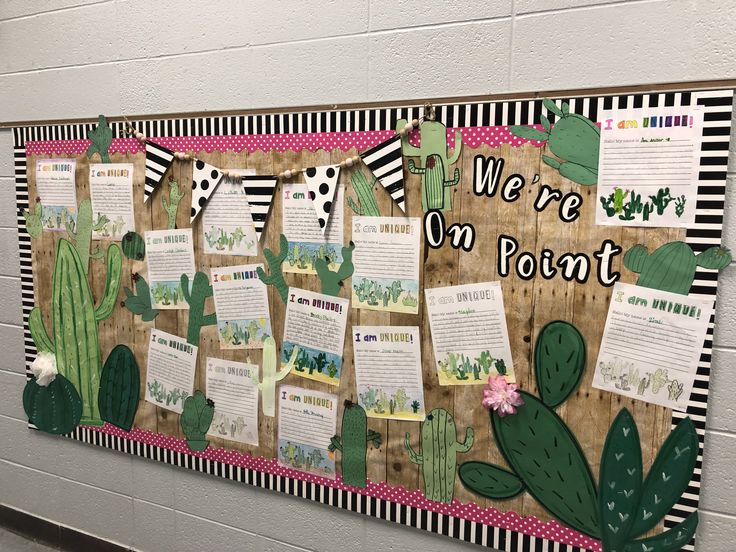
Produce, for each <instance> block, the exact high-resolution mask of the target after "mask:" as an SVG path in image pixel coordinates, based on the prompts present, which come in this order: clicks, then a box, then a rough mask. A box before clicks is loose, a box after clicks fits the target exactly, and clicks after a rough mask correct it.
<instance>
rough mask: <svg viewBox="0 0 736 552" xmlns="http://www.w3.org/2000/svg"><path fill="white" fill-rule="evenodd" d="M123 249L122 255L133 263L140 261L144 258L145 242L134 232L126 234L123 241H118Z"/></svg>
mask: <svg viewBox="0 0 736 552" xmlns="http://www.w3.org/2000/svg"><path fill="white" fill-rule="evenodd" d="M120 245H121V246H122V248H123V255H125V256H126V257H128V258H129V259H131V260H133V261H142V260H143V259H145V258H146V242H145V241H143V238H142V237H141V235H140V234H138V233H136V232H132V231H131V232H127V233H126V234H125V235H124V236H123V239H122V240H120Z"/></svg>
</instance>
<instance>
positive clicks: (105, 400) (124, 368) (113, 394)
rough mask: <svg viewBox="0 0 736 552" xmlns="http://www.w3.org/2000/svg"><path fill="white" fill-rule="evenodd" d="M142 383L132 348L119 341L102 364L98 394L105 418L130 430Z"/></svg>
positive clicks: (121, 427)
mask: <svg viewBox="0 0 736 552" xmlns="http://www.w3.org/2000/svg"><path fill="white" fill-rule="evenodd" d="M140 385H141V376H140V370H139V369H138V363H137V362H136V361H135V356H134V355H133V351H131V350H130V349H129V348H128V347H126V346H125V345H117V346H116V347H115V348H114V349H113V350H112V351H110V355H109V356H108V357H107V360H106V361H105V365H104V366H103V367H102V376H101V378H100V395H99V403H100V414H101V415H102V419H103V420H105V421H106V422H110V423H111V424H113V425H115V426H117V427H119V428H120V429H124V430H125V431H130V428H131V427H133V420H134V419H135V411H136V410H137V408H138V400H139V395H140Z"/></svg>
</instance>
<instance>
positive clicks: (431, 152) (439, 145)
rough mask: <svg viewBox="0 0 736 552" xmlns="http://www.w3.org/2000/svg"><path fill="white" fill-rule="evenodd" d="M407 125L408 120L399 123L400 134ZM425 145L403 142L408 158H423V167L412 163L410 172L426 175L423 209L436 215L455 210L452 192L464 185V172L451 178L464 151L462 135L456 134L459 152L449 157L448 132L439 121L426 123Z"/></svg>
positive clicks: (405, 139) (421, 127)
mask: <svg viewBox="0 0 736 552" xmlns="http://www.w3.org/2000/svg"><path fill="white" fill-rule="evenodd" d="M405 125H406V120H405V119H400V120H399V121H398V122H397V123H396V131H397V132H398V131H399V130H401V129H402V128H404V126H405ZM419 132H420V139H421V143H420V145H419V147H416V146H412V145H411V144H410V143H409V137H408V136H407V135H405V136H403V137H402V138H401V148H402V152H403V154H404V155H405V156H407V157H419V158H420V161H419V166H417V165H416V163H414V161H413V160H409V171H410V172H412V173H414V174H421V175H422V209H423V210H424V211H425V212H427V211H432V210H435V209H439V210H441V211H449V210H450V209H452V191H451V189H450V188H452V187H453V186H455V185H457V183H458V182H460V169H459V168H455V171H454V173H453V176H452V177H450V165H452V164H453V163H455V162H456V161H457V160H458V159H459V158H460V152H461V150H462V145H463V143H462V134H461V133H460V131H459V130H458V131H455V149H454V150H453V152H452V155H451V156H450V157H448V155H447V128H446V127H445V125H443V124H442V123H440V122H439V121H430V120H429V119H424V120H423V121H422V122H421V124H420V125H419Z"/></svg>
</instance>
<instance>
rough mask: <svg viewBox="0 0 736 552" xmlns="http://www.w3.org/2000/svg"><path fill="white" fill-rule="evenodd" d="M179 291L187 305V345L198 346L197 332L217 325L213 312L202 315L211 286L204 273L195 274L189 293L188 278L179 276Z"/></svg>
mask: <svg viewBox="0 0 736 552" xmlns="http://www.w3.org/2000/svg"><path fill="white" fill-rule="evenodd" d="M181 291H182V293H183V294H184V300H185V301H186V302H187V303H189V324H188V326H187V343H189V344H190V345H194V346H195V347H197V346H199V331H200V330H201V329H202V328H203V327H204V326H214V325H215V324H217V315H216V314H215V313H214V312H213V313H210V314H205V313H204V302H205V301H206V300H207V298H208V297H212V286H211V285H210V281H209V279H208V278H207V275H206V274H205V273H204V272H197V273H196V274H195V275H194V281H193V283H192V290H191V292H190V291H189V276H187V275H186V274H182V275H181Z"/></svg>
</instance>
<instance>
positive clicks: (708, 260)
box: [624, 241, 731, 295]
mask: <svg viewBox="0 0 736 552" xmlns="http://www.w3.org/2000/svg"><path fill="white" fill-rule="evenodd" d="M729 264H731V253H730V252H729V251H728V249H726V248H724V247H717V246H714V247H710V248H708V249H706V250H705V251H703V252H702V253H699V254H697V255H696V254H695V253H694V252H693V250H692V248H691V247H690V246H689V245H688V244H686V243H685V242H682V241H676V242H670V243H666V244H664V245H662V246H661V247H659V248H658V249H656V250H655V251H654V252H653V253H651V254H650V253H649V251H648V250H647V248H646V247H645V246H643V245H635V246H634V247H632V248H631V249H629V250H628V251H627V252H626V254H625V255H624V266H625V267H626V268H628V269H629V270H631V271H632V272H636V273H638V274H639V279H638V280H637V282H636V285H637V286H642V287H647V288H653V289H659V290H661V291H670V292H672V293H680V294H682V295H687V294H688V293H689V292H690V288H691V287H692V285H693V280H694V279H695V271H696V270H697V267H702V268H708V269H711V270H720V269H722V268H725V267H727V266H728V265H729Z"/></svg>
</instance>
